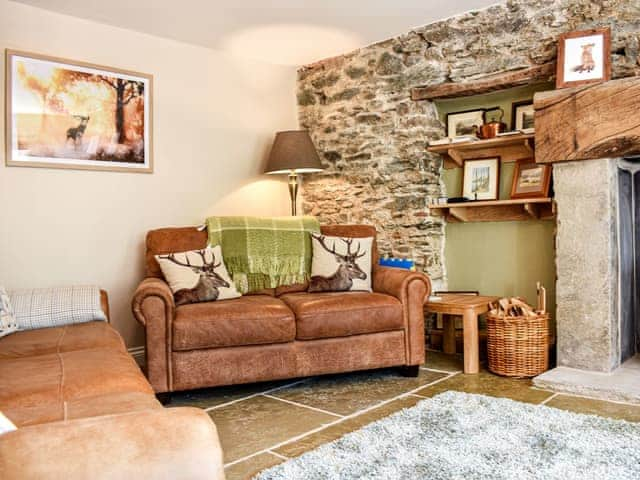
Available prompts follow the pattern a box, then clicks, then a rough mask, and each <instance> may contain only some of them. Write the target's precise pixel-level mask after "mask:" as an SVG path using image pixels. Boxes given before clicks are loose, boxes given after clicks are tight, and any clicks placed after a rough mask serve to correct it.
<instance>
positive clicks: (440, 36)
mask: <svg viewBox="0 0 640 480" xmlns="http://www.w3.org/2000/svg"><path fill="white" fill-rule="evenodd" d="M607 25H608V26H611V27H612V32H613V41H612V50H613V72H614V77H622V76H629V75H638V74H640V67H639V65H638V50H639V44H640V43H639V38H640V1H638V0H609V1H607V0H604V1H585V0H573V1H568V0H564V1H550V0H517V1H509V2H507V3H506V4H504V5H497V6H494V7H491V8H488V9H486V10H482V11H480V12H474V13H467V14H464V15H461V16H457V17H454V18H450V19H447V20H444V21H441V22H437V23H433V24H430V25H427V26H424V27H421V28H417V29H415V30H413V31H411V32H408V33H406V34H404V35H401V36H398V37H396V38H392V39H390V40H387V41H384V42H380V43H377V44H374V45H371V46H368V47H365V48H362V49H360V50H357V51H355V52H351V53H349V54H346V55H343V56H340V57H336V58H332V59H327V60H324V61H321V62H318V63H315V64H313V65H309V66H306V67H303V68H301V69H300V70H299V72H298V80H299V81H298V105H299V119H300V125H301V127H303V128H307V129H309V130H310V132H311V136H312V137H313V140H314V142H315V144H316V146H317V147H318V150H319V151H320V154H321V157H322V160H323V163H324V164H325V166H326V167H327V169H326V170H325V171H324V172H323V173H321V174H314V175H308V176H306V177H305V179H304V185H303V196H304V202H303V206H304V210H305V211H306V212H308V213H312V214H314V215H318V216H319V217H320V218H321V220H322V221H323V222H326V223H339V222H364V223H372V224H374V225H376V226H377V227H378V230H379V232H380V248H381V251H382V252H383V253H391V254H393V255H402V256H411V257H413V258H414V259H416V261H417V264H418V266H419V268H421V269H424V270H426V271H427V272H428V273H429V274H430V276H431V278H432V280H434V283H435V284H436V285H438V284H444V283H446V274H445V269H444V266H443V259H444V255H443V249H444V225H443V221H442V220H441V219H439V218H437V217H434V216H431V215H430V214H429V211H428V209H427V208H426V206H427V204H428V203H429V202H430V201H432V200H433V199H435V198H436V197H438V196H440V195H443V194H444V193H445V192H444V191H443V185H442V183H441V181H440V168H441V159H440V157H439V156H438V155H432V154H429V153H428V152H427V151H426V147H427V143H428V141H429V140H431V139H436V138H440V137H442V136H443V135H444V126H443V125H442V124H441V122H440V121H439V120H438V115H437V111H436V109H435V106H434V105H433V104H432V103H431V102H426V101H422V102H413V101H411V99H410V89H411V87H414V86H419V85H430V84H439V83H442V82H462V81H468V80H473V79H478V78H482V77H484V76H487V75H491V74H496V73H500V72H504V71H508V70H514V69H518V68H521V67H526V66H530V65H535V64H542V63H545V62H548V61H550V60H553V59H554V58H555V56H556V38H557V36H558V34H560V33H562V32H566V31H571V30H579V29H580V30H581V29H586V28H594V27H600V26H607Z"/></svg>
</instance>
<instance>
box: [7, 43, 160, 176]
mask: <svg viewBox="0 0 640 480" xmlns="http://www.w3.org/2000/svg"><path fill="white" fill-rule="evenodd" d="M6 75H7V79H6V105H5V108H6V142H5V143H6V163H7V165H8V166H20V167H46V168H70V169H81V170H109V171H119V172H143V173H151V172H152V171H153V151H152V148H153V147H152V105H151V103H152V90H153V77H152V76H151V75H147V74H143V73H138V72H132V71H127V70H120V69H116V68H111V67H104V66H100V65H93V64H89V63H84V62H78V61H73V60H66V59H62V58H56V57H49V56H45V55H38V54H33V53H26V52H19V51H14V50H7V52H6Z"/></svg>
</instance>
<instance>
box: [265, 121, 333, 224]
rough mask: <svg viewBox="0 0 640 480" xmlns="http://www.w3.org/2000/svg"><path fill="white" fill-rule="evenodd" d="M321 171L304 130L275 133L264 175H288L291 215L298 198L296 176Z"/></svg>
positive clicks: (294, 211)
mask: <svg viewBox="0 0 640 480" xmlns="http://www.w3.org/2000/svg"><path fill="white" fill-rule="evenodd" d="M322 170H323V167H322V164H321V163H320V158H319V157H318V152H316V148H315V147H314V146H313V142H312V141H311V137H309V133H308V132H307V131H306V130H289V131H286V132H278V133H276V138H275V140H274V141H273V147H271V153H270V154H269V162H268V163H267V167H266V168H265V169H264V173H268V174H282V173H286V174H288V175H289V195H290V196H291V215H293V216H295V215H296V197H297V196H298V174H299V173H311V172H320V171H322Z"/></svg>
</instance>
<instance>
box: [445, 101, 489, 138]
mask: <svg viewBox="0 0 640 480" xmlns="http://www.w3.org/2000/svg"><path fill="white" fill-rule="evenodd" d="M486 111H487V109H485V108H477V109H475V110H465V111H463V112H452V113H447V137H449V138H456V137H461V136H463V135H475V134H476V129H477V127H479V126H480V125H482V124H483V123H484V114H485V112H486Z"/></svg>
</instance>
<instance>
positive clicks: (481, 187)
mask: <svg viewBox="0 0 640 480" xmlns="http://www.w3.org/2000/svg"><path fill="white" fill-rule="evenodd" d="M499 185H500V157H491V158H478V159H473V160H465V162H464V168H463V169H462V196H463V197H466V198H468V199H470V200H497V199H498V188H499Z"/></svg>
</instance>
